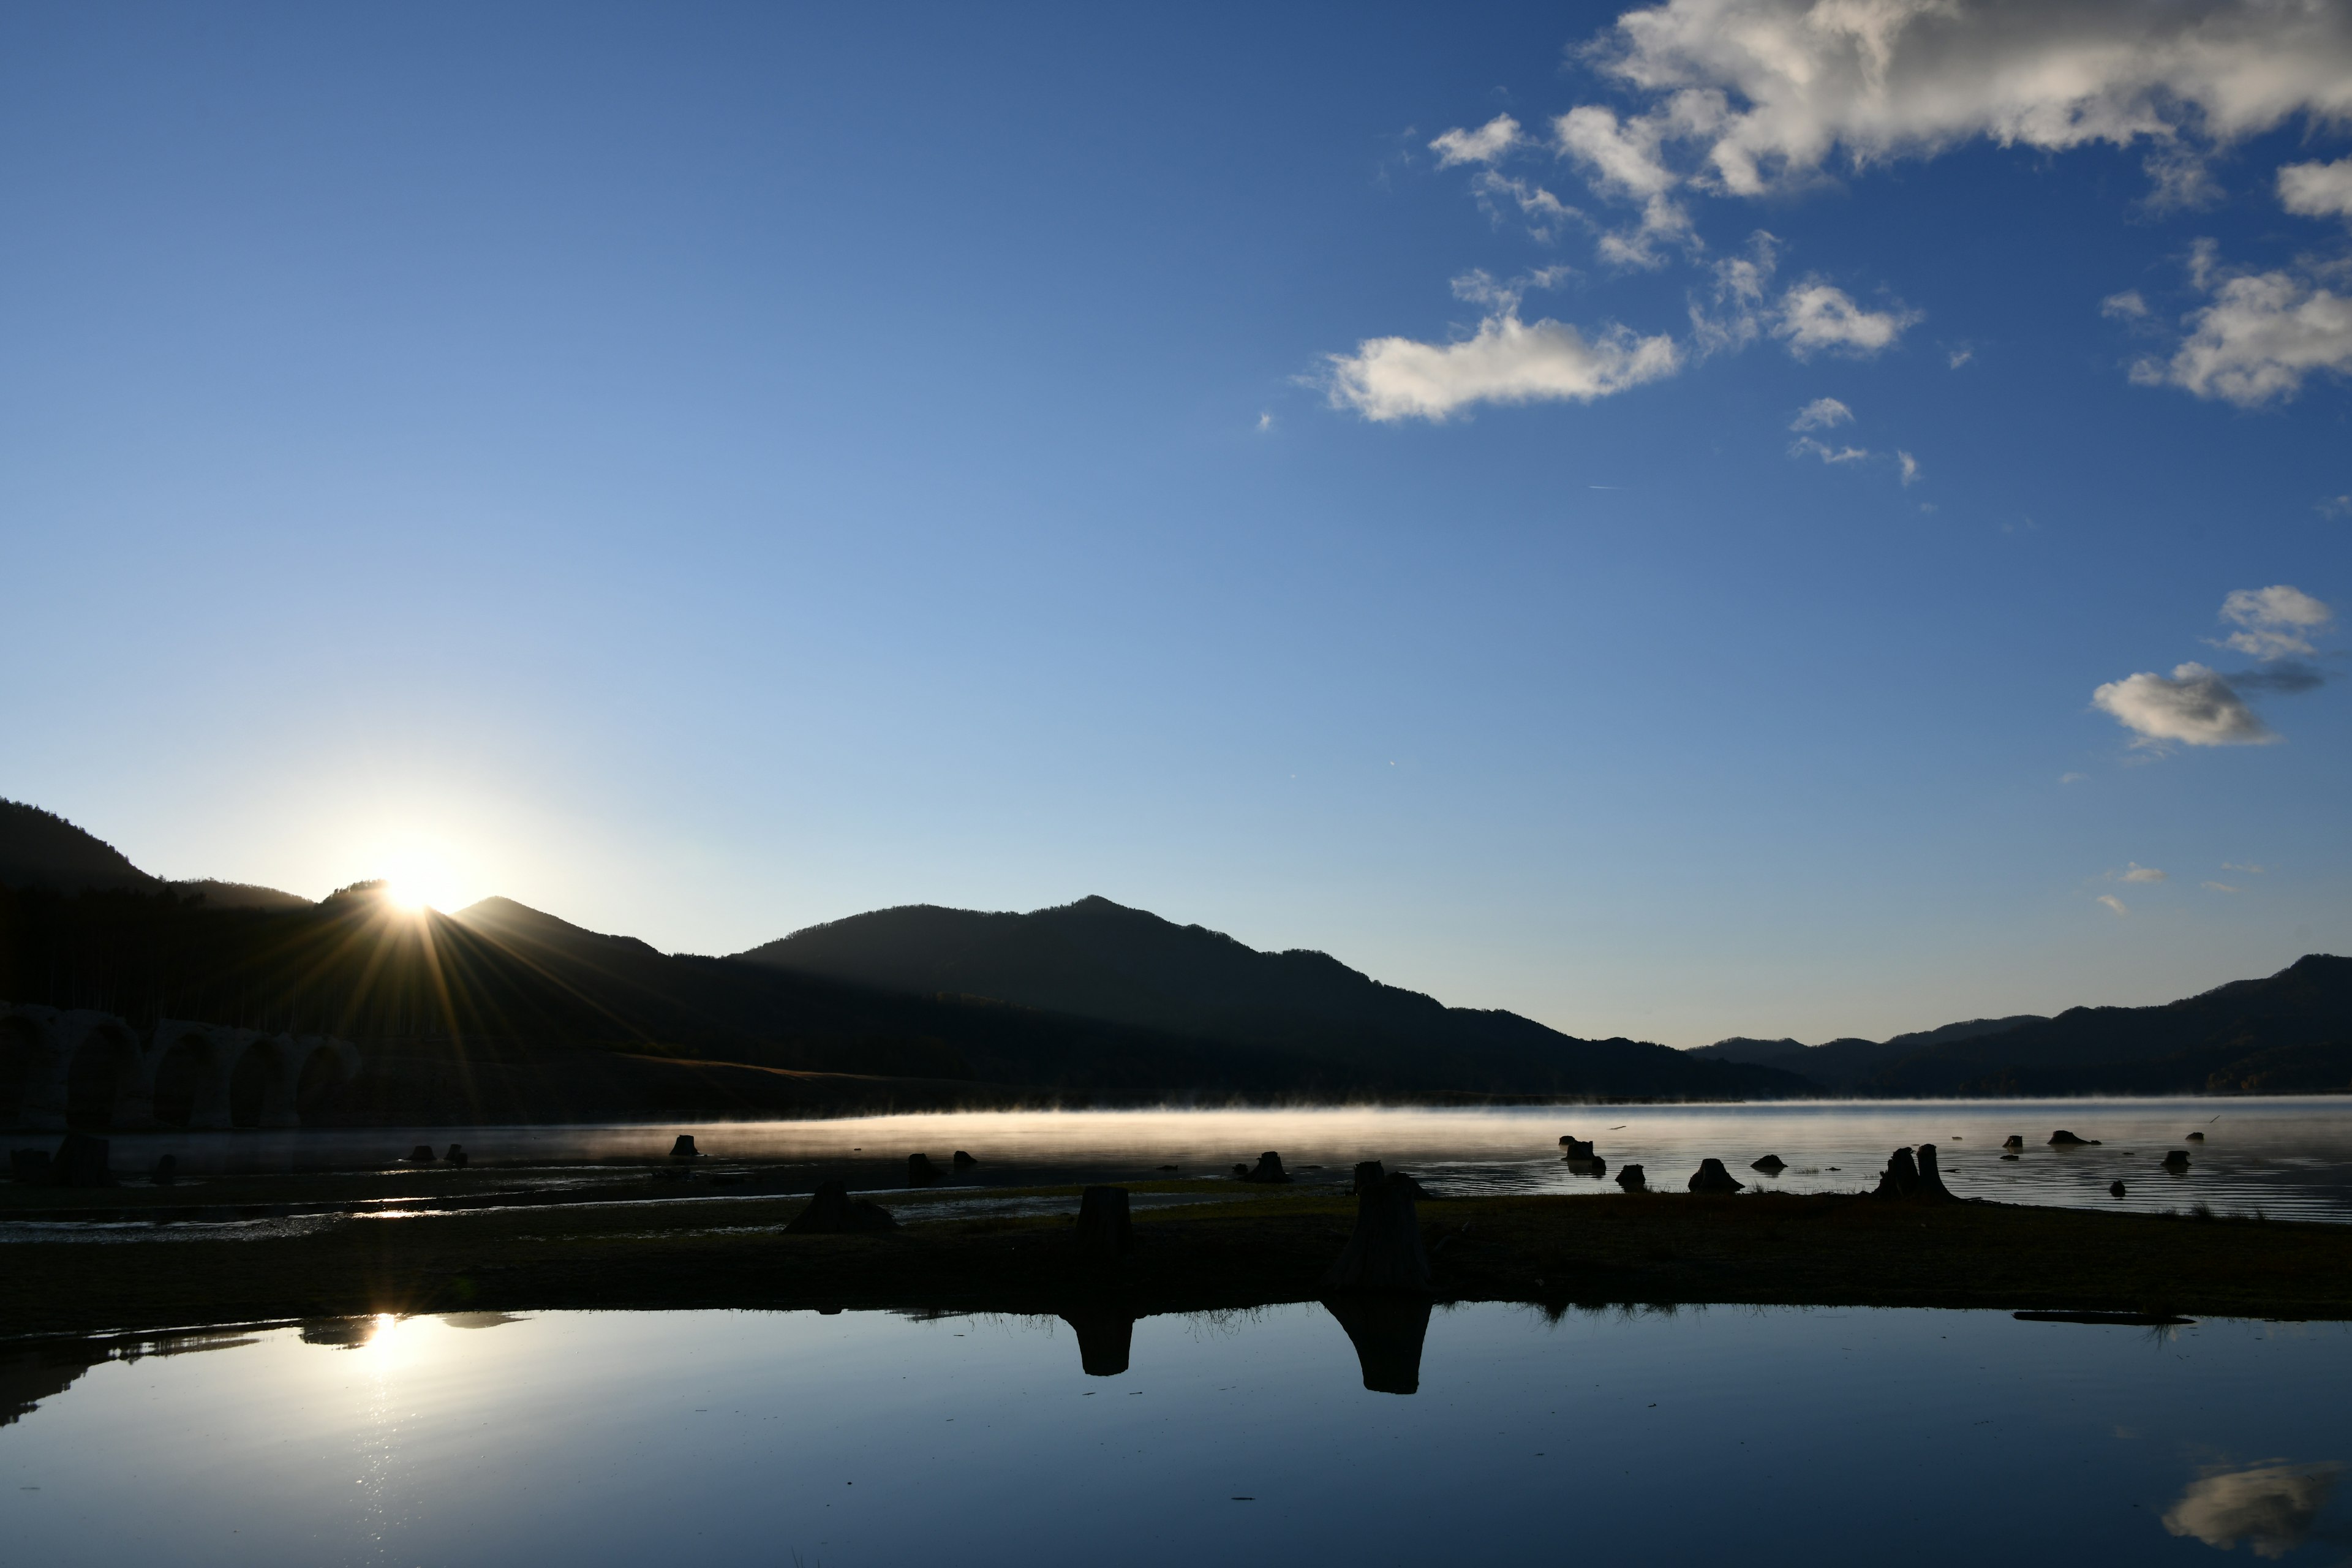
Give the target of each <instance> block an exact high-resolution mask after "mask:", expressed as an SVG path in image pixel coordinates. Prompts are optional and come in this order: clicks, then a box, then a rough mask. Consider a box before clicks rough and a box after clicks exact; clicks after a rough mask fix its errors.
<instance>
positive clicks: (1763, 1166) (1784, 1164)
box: [1748, 1154, 1789, 1176]
mask: <svg viewBox="0 0 2352 1568" xmlns="http://www.w3.org/2000/svg"><path fill="white" fill-rule="evenodd" d="M1788 1168H1789V1162H1788V1161H1786V1160H1783V1159H1782V1158H1780V1155H1778V1154H1767V1155H1765V1156H1764V1157H1763V1158H1762V1159H1761V1160H1759V1161H1757V1162H1755V1163H1753V1164H1751V1165H1749V1166H1748V1169H1749V1170H1751V1171H1761V1172H1763V1173H1765V1174H1766V1175H1768V1176H1777V1175H1779V1174H1780V1173H1781V1172H1783V1171H1785V1170H1787V1169H1788Z"/></svg>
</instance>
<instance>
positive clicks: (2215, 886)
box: [2197, 882, 2246, 893]
mask: <svg viewBox="0 0 2352 1568" xmlns="http://www.w3.org/2000/svg"><path fill="white" fill-rule="evenodd" d="M2197 885H2198V886H2199V887H2200V888H2202V889H2205V890H2206V891H2207V892H2209V893H2242V892H2244V891H2245V890H2246V889H2243V888H2233V887H2231V886H2230V884H2229V883H2227V882H2200V883H2198V884H2197Z"/></svg>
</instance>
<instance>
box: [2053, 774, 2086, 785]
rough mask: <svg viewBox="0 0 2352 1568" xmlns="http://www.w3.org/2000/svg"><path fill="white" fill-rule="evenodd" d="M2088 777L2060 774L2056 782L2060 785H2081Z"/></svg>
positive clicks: (2084, 775)
mask: <svg viewBox="0 0 2352 1568" xmlns="http://www.w3.org/2000/svg"><path fill="white" fill-rule="evenodd" d="M2090 776H2091V775H2090V774H2088V773H2060V774H2059V775H2058V782H2059V783H2060V784H2082V783H2084V782H2086V781H2087V780H2088V779H2089V778H2090Z"/></svg>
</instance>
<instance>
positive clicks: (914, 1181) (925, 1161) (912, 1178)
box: [907, 1154, 940, 1187]
mask: <svg viewBox="0 0 2352 1568" xmlns="http://www.w3.org/2000/svg"><path fill="white" fill-rule="evenodd" d="M939 1179H940V1168H939V1167H938V1166H937V1165H934V1164H932V1163H931V1157H930V1156H929V1154H909V1155H908V1156H907V1184H908V1186H910V1187H921V1186H928V1185H929V1184H931V1183H933V1182H936V1181H938V1180H939Z"/></svg>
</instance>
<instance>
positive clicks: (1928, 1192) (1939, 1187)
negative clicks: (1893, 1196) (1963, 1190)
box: [1918, 1143, 1958, 1204]
mask: <svg viewBox="0 0 2352 1568" xmlns="http://www.w3.org/2000/svg"><path fill="white" fill-rule="evenodd" d="M1918 1155H1919V1194H1918V1195H1919V1196H1920V1197H1922V1198H1925V1199H1927V1201H1929V1202H1930V1203H1943V1204H1948V1203H1953V1202H1957V1201H1958V1200H1956V1199H1955V1198H1954V1197H1953V1196H1952V1191H1951V1189H1950V1188H1949V1187H1947V1186H1946V1185H1944V1173H1942V1172H1941V1171H1940V1170H1938V1169H1937V1166H1936V1146H1935V1145H1934V1144H1933V1143H1922V1144H1920V1145H1919V1149H1918Z"/></svg>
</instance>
